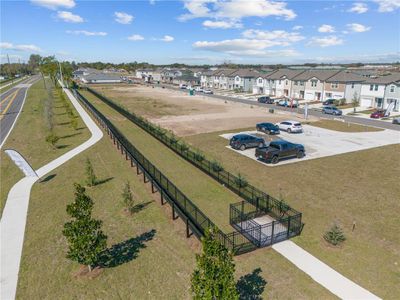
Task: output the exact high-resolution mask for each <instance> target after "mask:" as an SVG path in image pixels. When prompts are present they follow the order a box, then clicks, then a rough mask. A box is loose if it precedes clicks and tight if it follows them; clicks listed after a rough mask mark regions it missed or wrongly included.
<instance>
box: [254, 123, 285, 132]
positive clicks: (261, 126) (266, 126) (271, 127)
mask: <svg viewBox="0 0 400 300" xmlns="http://www.w3.org/2000/svg"><path fill="white" fill-rule="evenodd" d="M256 129H257V131H262V132H265V133H268V134H279V133H280V130H279V126H277V125H275V124H272V123H258V124H257V125H256Z"/></svg>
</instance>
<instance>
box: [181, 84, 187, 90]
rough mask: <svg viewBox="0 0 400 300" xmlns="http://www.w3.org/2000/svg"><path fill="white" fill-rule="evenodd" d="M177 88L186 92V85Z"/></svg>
mask: <svg viewBox="0 0 400 300" xmlns="http://www.w3.org/2000/svg"><path fill="white" fill-rule="evenodd" d="M179 88H180V89H182V90H186V89H187V85H186V84H181V85H180V86H179Z"/></svg>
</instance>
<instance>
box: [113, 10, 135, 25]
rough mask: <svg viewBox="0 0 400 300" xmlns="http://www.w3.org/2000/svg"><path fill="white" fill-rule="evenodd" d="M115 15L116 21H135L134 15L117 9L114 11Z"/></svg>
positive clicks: (125, 22) (122, 22)
mask: <svg viewBox="0 0 400 300" xmlns="http://www.w3.org/2000/svg"><path fill="white" fill-rule="evenodd" d="M114 16H115V21H117V22H118V23H121V24H131V23H132V21H133V16H132V15H129V14H127V13H124V12H120V11H116V12H115V13H114Z"/></svg>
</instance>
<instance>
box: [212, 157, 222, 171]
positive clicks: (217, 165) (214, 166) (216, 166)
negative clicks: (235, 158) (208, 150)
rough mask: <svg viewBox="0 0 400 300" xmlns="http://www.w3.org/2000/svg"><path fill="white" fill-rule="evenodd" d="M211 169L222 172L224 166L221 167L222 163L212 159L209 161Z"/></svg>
mask: <svg viewBox="0 0 400 300" xmlns="http://www.w3.org/2000/svg"><path fill="white" fill-rule="evenodd" d="M211 169H212V170H213V171H214V172H218V173H219V172H222V171H223V170H224V168H223V167H222V165H221V164H220V163H219V162H218V161H216V160H213V161H212V162H211Z"/></svg>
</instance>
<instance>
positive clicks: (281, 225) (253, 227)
mask: <svg viewBox="0 0 400 300" xmlns="http://www.w3.org/2000/svg"><path fill="white" fill-rule="evenodd" d="M278 213H280V215H278ZM261 217H264V220H262V218H261ZM256 218H260V219H259V220H258V221H256V220H255V219H256ZM229 222H230V224H231V225H232V226H233V228H235V229H236V230H238V231H239V232H240V233H241V234H242V235H244V236H246V237H247V238H248V239H249V240H251V241H252V243H253V244H255V245H257V247H265V246H269V245H272V244H273V243H277V242H280V241H283V240H286V239H289V238H291V237H293V236H296V235H299V234H300V233H301V230H302V227H303V224H302V223H301V216H287V215H285V214H282V213H281V212H279V211H277V209H276V208H272V209H271V211H269V212H265V211H264V210H260V209H258V208H257V207H256V206H254V205H252V204H251V203H248V202H245V201H242V202H239V203H235V204H231V205H230V212H229Z"/></svg>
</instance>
